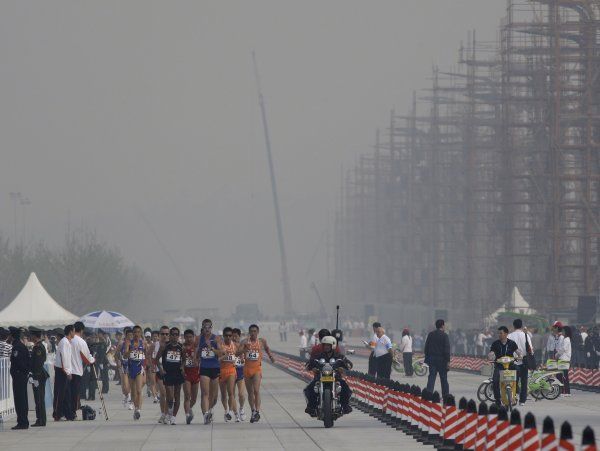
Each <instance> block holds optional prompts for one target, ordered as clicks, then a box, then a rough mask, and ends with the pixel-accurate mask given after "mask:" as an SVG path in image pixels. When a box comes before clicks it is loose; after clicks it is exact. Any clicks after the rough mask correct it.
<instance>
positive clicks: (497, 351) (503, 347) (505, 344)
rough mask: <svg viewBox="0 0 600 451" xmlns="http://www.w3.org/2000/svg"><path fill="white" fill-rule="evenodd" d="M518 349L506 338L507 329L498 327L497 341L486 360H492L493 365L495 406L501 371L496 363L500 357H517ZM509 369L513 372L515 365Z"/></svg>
mask: <svg viewBox="0 0 600 451" xmlns="http://www.w3.org/2000/svg"><path fill="white" fill-rule="evenodd" d="M518 354H519V347H518V346H517V343H515V342H514V341H513V340H511V339H510V338H508V328H507V327H506V326H500V327H499V328H498V340H496V341H495V342H493V343H492V347H491V348H490V352H489V354H488V359H489V360H493V361H494V362H495V363H494V375H493V377H492V387H493V388H494V401H495V403H496V405H498V406H500V398H501V394H500V370H501V369H503V367H502V364H500V363H498V362H496V360H498V359H499V358H500V357H504V356H509V357H518ZM509 369H511V370H514V369H515V365H514V363H511V364H510V366H509Z"/></svg>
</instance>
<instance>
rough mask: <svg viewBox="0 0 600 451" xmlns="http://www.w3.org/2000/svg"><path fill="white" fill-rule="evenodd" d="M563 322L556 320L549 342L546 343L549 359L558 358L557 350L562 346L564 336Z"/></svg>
mask: <svg viewBox="0 0 600 451" xmlns="http://www.w3.org/2000/svg"><path fill="white" fill-rule="evenodd" d="M562 328H563V324H562V323H561V322H560V321H555V322H554V324H553V325H552V329H551V333H550V336H549V337H548V342H547V343H546V353H547V358H548V359H556V352H557V351H558V350H559V349H560V348H562V343H563V340H564V337H563V335H562Z"/></svg>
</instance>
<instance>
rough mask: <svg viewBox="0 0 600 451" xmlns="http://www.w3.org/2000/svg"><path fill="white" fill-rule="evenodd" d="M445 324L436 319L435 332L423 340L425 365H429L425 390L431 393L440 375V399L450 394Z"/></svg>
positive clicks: (448, 356) (448, 346)
mask: <svg viewBox="0 0 600 451" xmlns="http://www.w3.org/2000/svg"><path fill="white" fill-rule="evenodd" d="M444 329H445V322H444V320H443V319H438V320H437V321H436V322H435V330H434V331H432V332H429V335H427V340H425V363H426V364H427V365H429V378H428V380H427V390H429V391H430V392H433V389H434V387H435V379H436V377H437V375H438V374H439V375H440V384H441V386H442V398H444V399H445V398H446V396H448V394H449V393H450V387H449V386H448V369H449V366H450V340H449V339H448V335H446V332H444Z"/></svg>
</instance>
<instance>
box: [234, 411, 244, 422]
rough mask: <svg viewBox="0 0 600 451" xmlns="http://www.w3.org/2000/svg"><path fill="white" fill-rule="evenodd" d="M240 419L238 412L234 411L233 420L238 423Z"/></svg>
mask: <svg viewBox="0 0 600 451" xmlns="http://www.w3.org/2000/svg"><path fill="white" fill-rule="evenodd" d="M240 421H242V420H240V414H239V413H238V412H236V413H235V422H236V423H239V422H240Z"/></svg>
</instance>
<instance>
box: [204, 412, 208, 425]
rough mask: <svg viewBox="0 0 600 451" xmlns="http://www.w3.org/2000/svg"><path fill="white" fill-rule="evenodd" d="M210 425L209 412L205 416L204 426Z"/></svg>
mask: <svg viewBox="0 0 600 451" xmlns="http://www.w3.org/2000/svg"><path fill="white" fill-rule="evenodd" d="M208 423H209V419H208V412H206V413H205V414H204V424H208Z"/></svg>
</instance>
